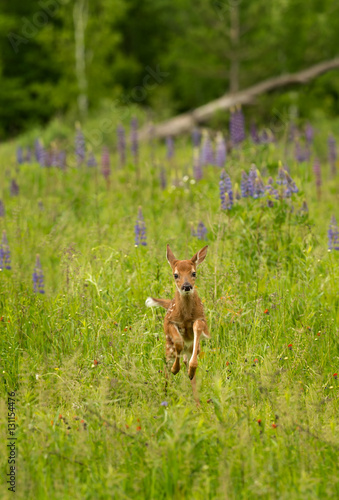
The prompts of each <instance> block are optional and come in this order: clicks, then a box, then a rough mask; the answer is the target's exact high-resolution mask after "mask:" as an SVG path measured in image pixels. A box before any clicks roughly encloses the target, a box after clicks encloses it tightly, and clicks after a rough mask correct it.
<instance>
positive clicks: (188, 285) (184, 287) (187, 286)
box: [181, 283, 193, 292]
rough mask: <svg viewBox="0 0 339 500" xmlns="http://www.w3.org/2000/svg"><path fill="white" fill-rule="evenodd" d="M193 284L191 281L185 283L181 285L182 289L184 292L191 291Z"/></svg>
mask: <svg viewBox="0 0 339 500" xmlns="http://www.w3.org/2000/svg"><path fill="white" fill-rule="evenodd" d="M192 288H193V286H192V285H191V284H190V283H184V284H183V285H182V287H181V290H183V291H184V292H190V291H191V290H192Z"/></svg>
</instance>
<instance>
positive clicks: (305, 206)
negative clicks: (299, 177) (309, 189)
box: [300, 200, 308, 215]
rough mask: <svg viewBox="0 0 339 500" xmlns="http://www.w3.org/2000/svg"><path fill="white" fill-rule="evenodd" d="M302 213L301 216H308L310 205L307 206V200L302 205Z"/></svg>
mask: <svg viewBox="0 0 339 500" xmlns="http://www.w3.org/2000/svg"><path fill="white" fill-rule="evenodd" d="M300 213H301V215H306V214H308V205H307V201H306V200H304V201H303V203H302V205H301V208H300Z"/></svg>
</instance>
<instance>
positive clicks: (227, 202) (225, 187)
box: [219, 170, 233, 210]
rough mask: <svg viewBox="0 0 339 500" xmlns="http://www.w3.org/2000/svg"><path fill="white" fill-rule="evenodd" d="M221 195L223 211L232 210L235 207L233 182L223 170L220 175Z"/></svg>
mask: <svg viewBox="0 0 339 500" xmlns="http://www.w3.org/2000/svg"><path fill="white" fill-rule="evenodd" d="M219 194H220V201H221V208H222V209H223V210H231V208H232V206H233V190H232V182H231V179H230V177H229V175H228V174H227V173H226V172H225V170H222V172H221V174H220V181H219Z"/></svg>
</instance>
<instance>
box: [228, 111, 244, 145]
mask: <svg viewBox="0 0 339 500" xmlns="http://www.w3.org/2000/svg"><path fill="white" fill-rule="evenodd" d="M230 135H231V141H232V143H233V144H235V145H237V144H240V143H241V142H242V141H244V140H245V119H244V115H243V112H242V110H241V108H239V109H236V110H235V111H233V112H232V111H231V116H230Z"/></svg>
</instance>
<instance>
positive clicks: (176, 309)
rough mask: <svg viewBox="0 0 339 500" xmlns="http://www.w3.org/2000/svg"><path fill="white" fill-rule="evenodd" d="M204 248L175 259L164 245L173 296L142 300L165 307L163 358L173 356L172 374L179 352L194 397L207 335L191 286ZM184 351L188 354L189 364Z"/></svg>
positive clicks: (175, 368)
mask: <svg viewBox="0 0 339 500" xmlns="http://www.w3.org/2000/svg"><path fill="white" fill-rule="evenodd" d="M207 248H208V247H207V246H205V247H204V248H203V249H202V250H200V251H199V252H197V253H196V254H195V255H194V256H193V257H192V258H191V260H178V259H176V258H175V257H174V255H173V253H172V250H171V249H170V247H169V245H167V260H168V262H169V264H170V266H171V268H172V271H173V276H174V281H175V285H176V291H175V297H174V299H172V300H170V299H153V298H151V297H149V298H148V299H147V300H146V305H147V306H148V307H158V306H161V307H164V308H165V309H167V313H166V316H165V320H164V330H165V335H166V360H167V362H169V361H170V360H171V359H173V358H174V363H173V366H172V368H171V371H172V373H173V374H174V375H176V374H177V373H178V372H179V370H180V355H181V353H183V354H184V355H183V361H184V363H185V365H186V368H188V376H189V378H190V379H191V382H192V388H193V392H194V396H196V389H195V377H194V375H195V371H196V369H197V366H198V354H199V352H200V337H201V336H202V335H203V336H204V337H207V338H210V334H209V331H208V327H207V323H206V319H205V315H204V308H203V305H202V302H201V300H200V299H199V297H198V294H197V292H196V290H195V288H194V284H195V279H196V269H197V267H198V266H199V264H201V263H202V262H203V260H204V259H205V257H206V254H207ZM186 352H188V353H190V354H191V358H190V361H189V363H188V360H187V355H186Z"/></svg>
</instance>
